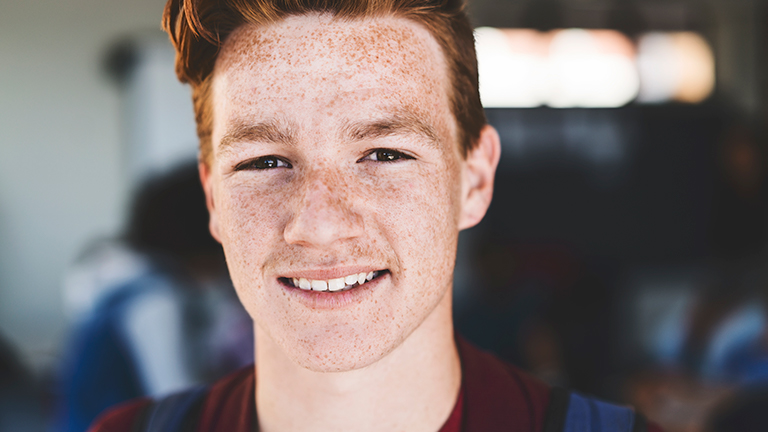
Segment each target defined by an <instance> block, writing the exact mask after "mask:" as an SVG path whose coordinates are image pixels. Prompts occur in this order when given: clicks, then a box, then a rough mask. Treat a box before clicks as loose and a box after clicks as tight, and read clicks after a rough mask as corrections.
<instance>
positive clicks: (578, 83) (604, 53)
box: [547, 29, 640, 108]
mask: <svg viewBox="0 0 768 432" xmlns="http://www.w3.org/2000/svg"><path fill="white" fill-rule="evenodd" d="M549 50H550V51H549V74H550V75H549V78H550V86H549V88H550V92H549V95H548V98H547V104H548V105H550V106H553V107H557V108H565V107H588V108H598V107H606V108H614V107H620V106H623V105H626V104H628V103H629V102H631V101H632V100H633V99H635V97H637V93H638V91H639V89H640V79H639V76H638V73H637V69H636V67H635V61H634V46H633V45H632V42H631V41H630V40H629V38H627V37H626V36H624V35H623V34H621V33H619V32H617V31H614V30H580V29H569V30H557V31H555V32H554V33H553V34H552V40H551V42H550V45H549Z"/></svg>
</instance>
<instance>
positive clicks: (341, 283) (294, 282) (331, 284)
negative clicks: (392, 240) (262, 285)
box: [280, 270, 386, 292]
mask: <svg viewBox="0 0 768 432" xmlns="http://www.w3.org/2000/svg"><path fill="white" fill-rule="evenodd" d="M385 272H386V270H379V271H372V272H368V273H355V274H351V275H348V276H344V277H340V278H336V279H329V280H318V279H307V278H280V280H281V282H283V283H284V284H287V285H288V286H292V287H294V288H299V289H302V290H304V291H325V292H341V291H348V290H351V289H352V288H357V287H359V286H360V285H363V284H365V283H366V282H369V281H372V280H374V279H376V278H377V277H379V276H381V275H382V274H384V273H385Z"/></svg>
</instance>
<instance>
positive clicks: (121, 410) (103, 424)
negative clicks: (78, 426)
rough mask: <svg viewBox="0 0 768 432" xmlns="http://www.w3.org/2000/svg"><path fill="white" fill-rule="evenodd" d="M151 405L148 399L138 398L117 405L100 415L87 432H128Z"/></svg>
mask: <svg viewBox="0 0 768 432" xmlns="http://www.w3.org/2000/svg"><path fill="white" fill-rule="evenodd" d="M151 403H152V400H151V399H149V398H140V399H135V400H132V401H129V402H126V403H123V404H120V405H117V406H115V407H113V408H111V409H109V410H108V411H106V412H105V413H103V414H101V415H100V416H99V417H98V418H97V419H96V420H95V421H94V422H93V424H92V425H91V427H90V428H89V429H88V432H130V431H131V430H132V426H133V425H134V423H135V422H136V421H138V419H139V417H140V416H141V415H142V414H143V413H144V412H145V410H146V409H147V407H149V405H150V404H151Z"/></svg>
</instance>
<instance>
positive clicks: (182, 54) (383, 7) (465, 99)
mask: <svg viewBox="0 0 768 432" xmlns="http://www.w3.org/2000/svg"><path fill="white" fill-rule="evenodd" d="M309 13H330V14H332V15H334V16H337V17H340V18H347V19H354V18H364V17H366V18H367V17H379V16H396V17H402V18H405V19H410V20H413V21H415V22H417V23H420V24H421V25H423V26H424V27H426V29H427V30H428V31H429V32H430V33H431V34H432V36H433V37H434V38H435V39H436V40H437V42H438V44H439V45H440V47H441V48H442V50H443V53H444V55H445V56H446V59H447V63H448V68H449V71H448V73H449V79H450V80H451V83H452V94H451V95H449V96H450V101H451V105H452V107H451V108H452V112H453V115H454V117H455V118H456V121H457V124H458V126H459V142H460V145H461V150H462V153H463V154H464V156H466V154H467V152H468V151H469V150H470V149H471V148H473V147H474V145H475V144H476V142H477V139H478V137H479V135H480V130H481V129H482V127H483V126H484V125H485V123H486V119H485V113H484V112H483V108H482V105H481V104H480V95H479V91H478V82H477V58H476V55H475V44H474V35H473V32H472V26H471V25H470V23H469V19H468V18H467V15H466V12H465V6H464V2H463V1H462V0H168V3H167V4H166V6H165V11H164V13H163V30H165V31H166V32H167V33H168V34H169V35H170V38H171V42H173V45H174V47H175V48H176V74H177V75H178V77H179V80H180V81H181V82H184V83H189V84H190V85H191V87H192V100H193V104H194V109H195V120H196V122H197V135H198V137H199V138H200V160H201V161H202V162H204V163H210V161H211V155H212V148H211V129H212V126H213V115H212V114H213V113H212V106H211V102H210V97H211V81H212V75H213V69H214V64H215V63H216V58H217V56H218V53H219V51H220V48H221V46H222V45H223V43H224V41H225V40H226V39H227V37H228V36H229V34H230V33H232V32H233V31H234V30H235V29H236V28H238V27H239V26H241V25H244V24H255V25H267V24H271V23H275V22H278V21H280V20H282V19H283V18H285V17H287V16H291V15H305V14H309Z"/></svg>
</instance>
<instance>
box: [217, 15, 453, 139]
mask: <svg viewBox="0 0 768 432" xmlns="http://www.w3.org/2000/svg"><path fill="white" fill-rule="evenodd" d="M447 75H448V73H447V67H446V61H445V58H444V55H443V52H442V50H441V48H440V46H439V44H438V43H437V41H436V40H435V39H434V37H433V36H432V35H431V34H430V33H429V31H428V30H426V29H425V28H424V27H422V26H421V25H420V24H418V23H416V22H413V21H410V20H407V19H404V18H397V17H379V18H365V19H352V20H348V19H341V18H334V17H331V16H329V15H319V14H314V15H301V16H291V17H288V18H286V19H284V20H282V21H279V22H277V23H273V24H270V25H267V26H257V25H243V26H241V27H240V28H238V29H237V30H236V31H235V32H233V33H232V34H231V35H230V37H229V38H228V39H227V41H226V42H225V44H224V46H223V47H222V51H221V53H220V54H219V57H218V59H217V61H216V67H215V70H214V82H213V95H214V106H215V119H216V120H215V121H214V140H215V139H216V136H215V135H217V129H218V131H219V132H220V131H221V130H222V129H223V128H222V127H221V126H226V123H228V122H232V121H236V117H243V116H245V117H253V116H260V117H263V116H265V115H270V116H273V117H274V116H277V117H291V116H293V115H296V113H303V114H307V113H310V112H312V113H314V114H315V117H318V118H319V117H321V115H322V114H323V113H325V114H328V115H330V114H332V115H335V116H336V117H339V116H340V115H343V113H345V112H346V113H347V114H349V115H353V114H358V115H367V114H370V115H376V114H381V112H392V110H401V109H402V110H408V111H415V112H416V114H425V115H431V116H433V117H434V116H437V117H445V115H448V117H451V114H450V108H449V106H450V105H449V96H448V94H449V80H448V76H447ZM345 110H346V111H345ZM305 117H306V116H305ZM222 122H225V124H221V123H222ZM217 123H218V124H219V126H220V127H216V124H217ZM451 123H452V122H451ZM451 128H452V127H451Z"/></svg>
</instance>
